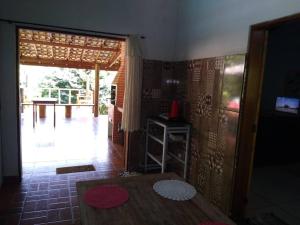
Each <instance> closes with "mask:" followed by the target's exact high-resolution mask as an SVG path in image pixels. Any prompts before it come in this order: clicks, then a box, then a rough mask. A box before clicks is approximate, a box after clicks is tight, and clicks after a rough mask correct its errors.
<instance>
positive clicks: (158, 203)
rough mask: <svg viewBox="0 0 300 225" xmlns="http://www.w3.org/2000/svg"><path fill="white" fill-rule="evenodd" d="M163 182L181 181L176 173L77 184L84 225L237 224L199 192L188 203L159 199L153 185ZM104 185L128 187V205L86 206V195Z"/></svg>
mask: <svg viewBox="0 0 300 225" xmlns="http://www.w3.org/2000/svg"><path fill="white" fill-rule="evenodd" d="M163 179H179V180H182V178H180V177H179V176H177V175H176V174H174V173H165V174H152V175H143V176H136V177H127V178H124V177H118V178H114V179H107V180H94V181H81V182H78V183H77V192H78V194H79V205H80V215H81V223H82V225H100V224H101V225H121V224H122V225H198V224H199V223H200V222H202V221H208V220H212V221H220V222H224V223H227V224H229V225H235V223H234V222H232V221H231V220H230V219H229V218H228V217H226V216H225V215H224V214H223V213H222V212H221V211H220V210H218V209H217V208H216V207H214V206H213V205H211V204H210V203H208V202H207V201H206V200H205V199H204V198H203V197H202V195H201V194H199V193H198V194H197V195H196V196H195V197H194V198H193V199H191V200H189V201H173V200H169V199H166V198H163V197H161V196H159V195H158V194H157V193H156V192H154V190H153V188H152V186H153V184H154V183H155V182H156V181H159V180H163ZM101 184H118V185H121V186H123V187H125V188H126V189H127V190H128V192H129V200H128V202H127V203H125V204H124V205H122V206H120V207H117V208H111V209H95V208H92V207H89V206H88V205H86V204H85V203H84V202H83V196H84V193H85V192H86V191H87V190H88V189H89V188H92V187H95V186H97V185H101Z"/></svg>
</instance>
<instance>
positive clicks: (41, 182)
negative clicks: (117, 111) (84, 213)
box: [0, 109, 124, 225]
mask: <svg viewBox="0 0 300 225" xmlns="http://www.w3.org/2000/svg"><path fill="white" fill-rule="evenodd" d="M49 111H50V110H49ZM48 113H49V114H50V115H51V112H48ZM57 116H58V118H57V126H56V128H55V129H54V128H53V127H52V126H51V124H52V121H51V118H48V117H47V119H46V120H44V121H38V124H37V127H36V128H35V129H33V128H32V118H31V111H30V109H27V111H26V110H25V112H24V114H23V115H22V147H23V148H22V158H23V180H22V182H21V183H20V184H4V185H3V187H2V188H1V191H0V225H33V224H36V225H42V224H43V225H44V224H53V225H69V224H80V223H79V221H80V219H79V208H78V201H77V192H76V187H75V186H76V182H77V181H80V180H90V179H105V178H109V177H113V176H118V174H119V172H120V171H122V170H123V169H124V156H123V148H122V147H121V146H119V145H115V144H113V143H112V142H111V141H110V140H109V139H108V138H107V117H99V118H93V117H92V114H89V115H88V116H87V114H86V112H85V113H83V114H82V112H76V111H75V112H74V114H73V118H72V119H71V120H65V119H64V118H63V111H62V110H61V111H59V110H58V113H57ZM83 164H93V165H94V166H95V168H96V171H92V172H82V173H71V174H62V175H56V174H55V169H56V168H57V167H63V166H72V165H83Z"/></svg>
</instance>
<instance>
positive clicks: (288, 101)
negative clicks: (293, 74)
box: [276, 97, 300, 114]
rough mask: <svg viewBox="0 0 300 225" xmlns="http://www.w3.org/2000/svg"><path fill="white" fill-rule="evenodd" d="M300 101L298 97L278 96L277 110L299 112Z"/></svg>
mask: <svg viewBox="0 0 300 225" xmlns="http://www.w3.org/2000/svg"><path fill="white" fill-rule="evenodd" d="M299 102H300V100H299V99H297V98H286V97H277V99H276V111H280V112H287V113H294V114H298V110H299Z"/></svg>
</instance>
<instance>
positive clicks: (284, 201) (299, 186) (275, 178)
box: [247, 164, 300, 225]
mask: <svg viewBox="0 0 300 225" xmlns="http://www.w3.org/2000/svg"><path fill="white" fill-rule="evenodd" d="M299 190H300V164H292V165H286V166H268V167H262V168H255V169H254V172H253V178H252V184H251V192H250V196H249V204H248V210H247V214H248V216H249V217H252V216H254V215H256V214H259V213H264V212H272V213H273V214H275V215H276V216H277V217H279V218H281V219H282V220H284V221H285V222H286V223H287V224H290V225H298V224H300V214H299V213H300V191H299Z"/></svg>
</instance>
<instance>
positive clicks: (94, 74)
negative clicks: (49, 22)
mask: <svg viewBox="0 0 300 225" xmlns="http://www.w3.org/2000/svg"><path fill="white" fill-rule="evenodd" d="M124 48H125V42H124V40H122V39H111V38H106V37H97V36H90V35H83V34H74V33H68V32H57V31H52V30H38V29H28V28H19V29H18V56H19V58H18V59H19V71H18V78H19V79H18V80H19V84H18V89H19V97H20V98H19V106H20V107H19V110H20V114H21V117H20V118H21V119H20V123H21V124H20V127H21V132H20V133H21V146H22V147H21V149H22V151H21V153H22V154H21V155H22V169H23V174H24V175H31V174H55V173H56V169H57V168H60V167H72V166H83V165H92V166H93V167H94V169H95V170H96V171H108V172H109V171H113V172H118V171H122V170H124V165H125V163H124V159H125V156H124V154H125V151H124V147H123V141H122V139H121V137H122V134H121V132H122V131H118V139H117V138H116V135H113V129H111V128H110V126H119V123H120V121H118V120H115V121H112V120H111V119H109V115H108V114H109V111H112V109H114V108H115V105H116V102H114V101H112V100H111V96H112V95H111V90H112V89H113V88H112V87H115V86H117V85H118V84H119V82H120V81H122V79H121V78H122V77H123V76H124V68H125V65H124V63H125V62H124V57H125V56H124V52H125V51H124ZM120 77H121V78H120ZM123 80H124V79H123ZM122 85H123V86H124V84H122ZM117 94H118V95H119V96H118V97H119V99H121V97H123V96H122V95H124V92H123V93H122V92H120V91H119V93H117ZM115 96H116V93H113V97H115ZM114 100H115V99H114ZM118 104H119V105H122V102H120V101H119V102H118ZM119 120H120V119H119ZM109 121H110V122H109ZM109 125H110V126H109Z"/></svg>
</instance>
